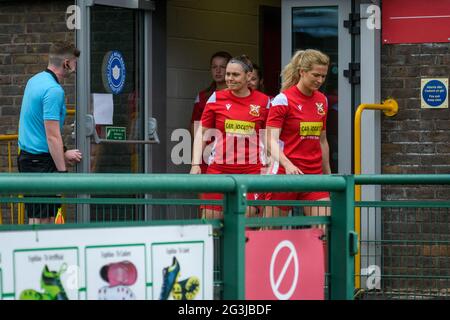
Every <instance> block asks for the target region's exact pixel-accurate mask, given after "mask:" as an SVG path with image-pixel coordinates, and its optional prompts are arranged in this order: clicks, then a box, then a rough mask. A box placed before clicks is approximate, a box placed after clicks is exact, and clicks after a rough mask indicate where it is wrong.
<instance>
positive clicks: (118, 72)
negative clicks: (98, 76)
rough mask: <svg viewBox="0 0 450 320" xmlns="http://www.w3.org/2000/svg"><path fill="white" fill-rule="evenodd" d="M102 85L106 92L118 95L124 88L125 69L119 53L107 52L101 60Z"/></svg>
mask: <svg viewBox="0 0 450 320" xmlns="http://www.w3.org/2000/svg"><path fill="white" fill-rule="evenodd" d="M102 69H103V70H102V71H103V72H102V73H103V84H104V86H105V88H106V89H107V91H108V92H112V93H114V94H119V93H121V92H122V90H123V87H124V86H125V78H126V67H125V61H124V59H123V56H122V54H121V53H120V52H119V51H116V50H114V51H109V52H107V53H106V55H105V57H104V59H103V66H102Z"/></svg>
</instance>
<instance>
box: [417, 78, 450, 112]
mask: <svg viewBox="0 0 450 320" xmlns="http://www.w3.org/2000/svg"><path fill="white" fill-rule="evenodd" d="M421 96H422V108H448V79H422V94H421Z"/></svg>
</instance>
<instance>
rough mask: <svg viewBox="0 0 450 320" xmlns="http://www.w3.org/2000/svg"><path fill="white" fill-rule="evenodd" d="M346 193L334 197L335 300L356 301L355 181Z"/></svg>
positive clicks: (332, 283)
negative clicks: (354, 296) (354, 298)
mask: <svg viewBox="0 0 450 320" xmlns="http://www.w3.org/2000/svg"><path fill="white" fill-rule="evenodd" d="M345 180H346V189H345V190H342V191H334V192H332V193H331V232H330V234H331V239H330V247H331V251H330V255H331V257H330V269H331V279H330V286H331V299H332V300H352V299H353V290H354V285H355V278H354V269H355V265H354V254H356V252H355V251H356V250H357V249H356V248H353V245H354V241H353V240H354V235H355V234H354V231H353V230H354V225H355V221H354V207H355V196H354V192H355V191H354V190H355V185H354V178H353V176H346V177H345Z"/></svg>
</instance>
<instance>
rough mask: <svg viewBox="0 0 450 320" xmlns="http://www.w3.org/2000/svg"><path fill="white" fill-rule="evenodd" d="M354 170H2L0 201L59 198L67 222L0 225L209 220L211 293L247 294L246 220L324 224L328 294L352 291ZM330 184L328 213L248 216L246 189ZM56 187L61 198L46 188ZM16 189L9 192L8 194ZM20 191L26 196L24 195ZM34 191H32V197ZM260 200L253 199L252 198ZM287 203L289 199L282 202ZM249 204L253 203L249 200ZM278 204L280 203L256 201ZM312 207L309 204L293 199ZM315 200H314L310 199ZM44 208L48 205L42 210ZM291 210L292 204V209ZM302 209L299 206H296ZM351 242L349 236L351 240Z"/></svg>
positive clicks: (254, 224) (255, 224) (256, 224)
mask: <svg viewBox="0 0 450 320" xmlns="http://www.w3.org/2000/svg"><path fill="white" fill-rule="evenodd" d="M352 180H353V177H343V176H305V177H302V179H298V177H294V176H291V177H290V176H286V177H281V176H256V175H255V176H250V175H232V176H231V175H230V176H226V175H207V176H205V175H198V176H192V175H128V174H92V175H83V174H64V175H56V174H46V175H42V174H3V175H2V174H0V190H1V191H0V193H1V194H2V195H1V198H0V202H1V203H11V202H15V203H44V204H43V206H44V207H45V206H49V205H50V204H53V203H62V204H64V205H65V206H66V225H63V226H61V225H51V226H44V225H35V226H26V225H24V226H17V225H3V226H0V232H1V230H10V229H19V230H27V229H31V228H34V229H35V228H63V227H65V228H67V227H71V226H72V227H73V226H77V227H94V226H95V225H98V224H102V225H103V226H104V225H105V224H108V225H109V224H111V225H114V224H118V223H120V224H124V223H125V224H127V225H133V224H137V225H142V224H147V225H174V224H198V223H208V224H213V226H214V230H215V244H214V247H215V263H214V264H215V268H214V280H215V283H214V285H215V297H216V298H220V299H244V298H245V287H244V274H245V227H246V226H248V227H251V228H260V227H262V228H298V227H308V226H312V225H325V226H327V230H328V231H329V238H328V243H329V248H330V249H329V250H330V252H333V254H332V255H331V256H330V259H329V263H330V265H329V268H328V270H329V276H328V280H329V281H328V283H327V286H326V288H324V290H327V292H326V297H328V298H330V299H351V298H352V296H353V274H354V272H353V256H352V255H351V254H350V251H351V250H353V251H354V250H355V248H353V249H352V247H351V244H352V245H354V241H353V242H351V232H352V231H353V228H352V222H353V218H352V212H353V211H352V210H353V182H352ZM319 190H320V191H322V190H323V191H330V192H331V195H332V196H331V202H330V203H322V204H321V205H324V206H331V211H332V212H336V214H333V215H332V216H331V217H305V216H302V215H296V214H294V215H291V216H289V217H277V218H267V217H266V218H261V217H260V218H258V217H256V218H246V217H245V211H246V207H247V205H248V204H249V203H248V202H247V200H246V193H247V192H269V191H319ZM200 192H217V193H222V194H223V195H224V199H223V200H217V201H204V200H199V199H195V194H196V193H200ZM49 194H58V195H62V196H63V197H62V198H50V197H47V196H45V195H49ZM11 195H13V197H11ZM18 195H25V197H24V198H21V197H18ZM30 195H33V196H34V197H29V196H30ZM257 202H258V201H257ZM280 203H281V204H284V205H288V204H289V205H290V203H285V202H280ZM201 204H216V205H222V206H223V208H224V218H223V220H220V219H210V220H205V219H200V218H199V217H200V216H199V205H201ZM250 204H252V203H250ZM257 204H258V205H277V203H265V202H263V203H257ZM294 205H295V206H297V207H301V206H302V205H304V206H306V205H309V206H311V205H312V204H311V203H309V204H308V203H303V204H302V203H294ZM314 205H317V203H315V204H314ZM44 211H45V210H44ZM294 211H296V210H294ZM297 211H300V210H297ZM350 242H351V243H350Z"/></svg>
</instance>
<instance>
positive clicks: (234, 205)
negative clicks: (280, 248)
mask: <svg viewBox="0 0 450 320" xmlns="http://www.w3.org/2000/svg"><path fill="white" fill-rule="evenodd" d="M246 207H247V189H246V186H245V185H241V184H238V183H236V190H235V191H234V192H232V193H231V192H230V193H225V209H224V227H223V236H224V239H223V241H224V246H223V259H222V261H223V262H224V264H223V298H224V299H225V300H237V299H238V300H244V299H245V210H246Z"/></svg>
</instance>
